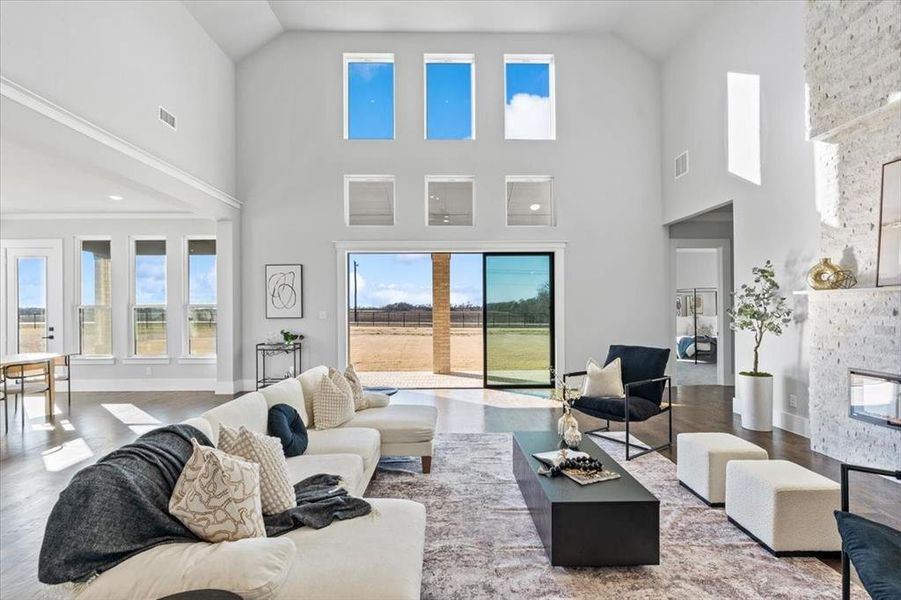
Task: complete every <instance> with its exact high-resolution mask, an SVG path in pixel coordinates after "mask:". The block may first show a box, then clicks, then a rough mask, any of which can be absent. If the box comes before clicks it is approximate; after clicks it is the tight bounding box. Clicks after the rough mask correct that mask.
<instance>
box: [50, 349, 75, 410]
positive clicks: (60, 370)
mask: <svg viewBox="0 0 901 600" xmlns="http://www.w3.org/2000/svg"><path fill="white" fill-rule="evenodd" d="M53 378H54V379H55V380H56V381H65V382H66V402H67V404H68V411H69V412H72V363H71V361H70V360H69V355H68V354H64V355H62V356H57V357H56V359H54V361H53ZM57 389H59V388H57Z"/></svg>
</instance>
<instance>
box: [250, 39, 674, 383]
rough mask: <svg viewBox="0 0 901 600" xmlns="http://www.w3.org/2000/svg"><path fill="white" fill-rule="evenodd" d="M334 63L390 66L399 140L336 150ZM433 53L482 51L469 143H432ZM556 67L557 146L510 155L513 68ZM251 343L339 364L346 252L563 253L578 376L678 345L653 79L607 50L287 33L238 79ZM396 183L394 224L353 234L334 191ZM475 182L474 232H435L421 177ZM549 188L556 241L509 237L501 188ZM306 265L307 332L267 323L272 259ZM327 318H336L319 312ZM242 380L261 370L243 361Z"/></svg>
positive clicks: (632, 58) (525, 232)
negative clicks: (636, 347)
mask: <svg viewBox="0 0 901 600" xmlns="http://www.w3.org/2000/svg"><path fill="white" fill-rule="evenodd" d="M342 52H394V53H396V107H397V117H396V125H397V139H396V140H395V141H345V140H343V139H342V73H341V66H342ZM425 52H473V53H475V55H476V120H477V123H476V131H477V135H478V139H477V140H475V141H472V142H434V141H433V142H427V141H424V140H423V132H422V127H423V112H422V111H423V98H422V93H423V81H422V77H423V74H422V72H423V68H422V55H423V53H425ZM505 52H508V53H527V52H534V53H553V54H555V57H556V84H557V85H556V92H557V95H556V103H557V140H556V141H547V142H528V141H515V142H513V141H511V142H506V141H504V139H503V137H504V130H503V116H504V100H503V89H504V82H503V62H502V61H503V54H504V53H505ZM237 79H238V84H237V88H238V92H237V109H238V196H239V197H240V198H241V199H242V200H243V201H244V202H245V205H244V211H243V213H244V215H243V232H242V237H243V240H244V243H243V275H244V296H243V305H244V311H243V320H244V323H243V331H244V336H243V338H244V339H243V343H244V346H245V348H249V347H250V346H251V345H252V344H253V343H255V342H258V341H262V340H263V339H264V338H265V337H266V335H267V334H269V333H271V332H273V331H275V332H277V331H278V330H279V329H280V328H282V327H286V326H287V327H292V328H297V329H299V330H300V331H301V332H302V333H303V334H304V335H305V336H307V339H306V346H307V350H306V351H305V354H304V357H303V360H304V365H311V364H314V363H320V362H325V363H336V362H338V360H339V359H338V356H337V354H338V352H337V345H336V331H337V330H338V327H337V322H336V318H337V317H338V315H336V314H335V307H336V305H337V302H338V298H337V296H336V293H337V292H336V289H337V280H336V277H337V276H338V273H337V272H336V266H335V265H336V251H335V246H334V242H335V241H336V240H347V241H355V240H356V241H358V240H383V241H385V240H387V241H421V240H430V239H431V240H442V241H453V240H468V241H479V240H508V241H530V240H536V241H557V240H563V241H566V242H567V247H566V273H565V281H564V282H560V283H562V284H563V285H565V288H566V294H565V295H566V301H565V306H563V307H558V310H563V311H565V314H566V331H565V353H566V357H567V362H568V364H567V365H560V366H565V367H569V368H575V367H579V366H580V365H582V364H584V361H585V360H586V359H587V358H588V357H589V356H599V357H602V356H603V355H604V354H605V353H606V350H607V346H608V345H609V344H611V343H635V344H651V345H668V344H669V342H668V339H667V337H668V336H667V335H666V332H667V329H668V315H669V311H668V310H667V309H668V307H669V306H670V296H669V293H668V287H667V278H666V273H667V266H666V262H667V252H668V246H667V244H668V242H667V239H666V232H665V229H664V228H663V227H662V226H661V222H662V221H661V211H660V179H659V177H660V176H659V174H660V165H659V161H660V153H659V144H660V115H659V110H660V109H659V98H660V88H659V69H658V67H657V66H656V65H655V64H654V63H652V62H651V61H649V60H648V59H646V58H645V57H643V56H642V55H640V54H639V53H637V52H635V51H634V50H632V49H631V48H630V47H628V46H626V45H625V44H624V43H623V42H621V41H619V40H618V39H617V38H615V37H612V36H601V35H593V36H585V35H564V36H544V35H493V34H482V35H476V34H472V35H469V34H465V35H464V34H397V33H391V34H334V33H331V34H330V33H307V32H304V33H296V34H284V35H282V36H281V37H279V38H278V39H276V40H274V41H273V42H271V43H270V44H268V45H267V46H265V47H264V48H262V49H261V50H259V51H257V52H256V53H254V54H253V55H251V56H250V57H248V58H247V59H245V60H244V61H242V62H241V63H240V64H239V65H238V75H237ZM353 173H384V174H394V175H396V176H397V188H396V198H397V219H396V222H397V225H396V226H395V227H390V228H348V227H346V226H345V225H344V219H343V196H342V194H343V190H342V178H343V176H344V175H345V174H353ZM427 174H432V175H435V174H456V175H474V176H475V181H476V214H475V223H476V225H475V226H474V227H471V228H459V229H453V230H450V229H446V228H445V229H440V230H438V229H428V228H426V226H425V225H424V221H425V218H424V210H425V208H424V198H423V176H425V175H427ZM515 174H543V175H553V176H554V177H555V178H556V179H555V186H556V196H557V222H558V226H557V227H554V228H528V229H517V228H507V227H506V226H505V225H504V222H505V220H504V206H505V189H504V176H505V175H515ZM290 262H299V263H302V264H303V265H304V294H305V300H304V302H305V307H304V310H305V315H306V317H305V318H304V319H302V320H298V321H295V322H291V321H267V320H266V319H265V317H264V304H263V299H264V283H263V269H264V265H265V264H266V263H290ZM320 311H323V312H325V313H326V315H327V319H325V320H320V319H318V317H317V315H318V313H319V312H320ZM243 370H244V373H245V376H246V375H247V374H249V373H253V356H252V354H250V353H249V352H246V351H245V355H244V369H243Z"/></svg>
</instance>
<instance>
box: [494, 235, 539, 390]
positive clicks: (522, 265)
mask: <svg viewBox="0 0 901 600" xmlns="http://www.w3.org/2000/svg"><path fill="white" fill-rule="evenodd" d="M482 279H483V302H484V307H483V314H484V319H483V321H482V328H483V336H482V339H483V344H484V355H483V360H484V373H485V374H484V382H485V387H495V388H525V387H549V386H550V385H551V383H552V379H551V374H550V372H551V368H552V367H553V366H554V255H553V253H546V252H542V253H526V252H521V253H485V254H483V257H482Z"/></svg>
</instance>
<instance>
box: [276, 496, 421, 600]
mask: <svg viewBox="0 0 901 600" xmlns="http://www.w3.org/2000/svg"><path fill="white" fill-rule="evenodd" d="M368 501H369V502H370V503H371V504H372V514H371V515H369V516H366V517H361V518H359V519H351V520H348V521H337V522H335V523H332V524H331V525H330V526H328V527H325V528H323V529H310V528H309V527H302V528H300V529H295V530H294V531H290V532H288V533H286V534H285V535H284V536H282V537H283V538H287V539H289V540H291V541H292V542H294V544H295V546H296V548H297V557H296V559H295V560H294V562H293V563H292V568H291V571H290V572H289V573H288V577H287V578H286V579H285V582H284V584H283V585H282V587H280V588H279V589H278V590H277V591H276V592H275V594H274V595H273V597H274V598H275V599H276V600H307V599H317V600H318V599H322V600H326V599H328V600H331V599H335V598H366V599H367V600H419V597H420V593H421V586H422V559H423V545H424V541H425V508H424V507H423V506H422V505H421V504H419V503H417V502H411V501H409V500H397V499H388V498H375V499H370V500H368ZM375 556H377V557H378V558H377V560H374V559H373V557H375Z"/></svg>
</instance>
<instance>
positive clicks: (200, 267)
mask: <svg viewBox="0 0 901 600" xmlns="http://www.w3.org/2000/svg"><path fill="white" fill-rule="evenodd" d="M188 260H189V261H190V270H189V273H190V274H191V278H190V281H189V288H188V289H189V290H190V298H189V300H188V302H189V303H190V304H216V255H215V254H191V255H189V256H188Z"/></svg>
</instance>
